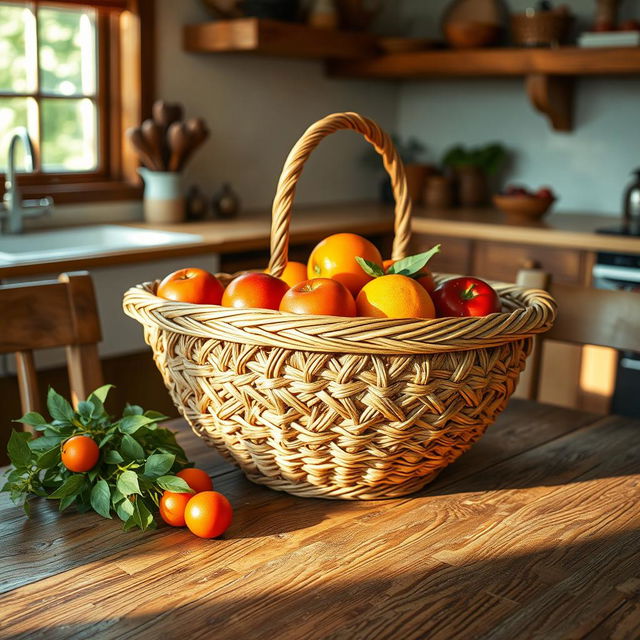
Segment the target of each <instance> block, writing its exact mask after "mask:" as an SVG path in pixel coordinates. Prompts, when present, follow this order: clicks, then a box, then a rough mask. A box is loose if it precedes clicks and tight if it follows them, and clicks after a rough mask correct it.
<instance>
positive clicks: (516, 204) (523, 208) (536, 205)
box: [493, 195, 556, 222]
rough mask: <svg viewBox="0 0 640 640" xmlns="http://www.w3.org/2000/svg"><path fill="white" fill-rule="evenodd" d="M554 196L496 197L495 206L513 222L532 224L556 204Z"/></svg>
mask: <svg viewBox="0 0 640 640" xmlns="http://www.w3.org/2000/svg"><path fill="white" fill-rule="evenodd" d="M555 200H556V199H555V198H554V197H553V196H551V197H549V198H539V197H538V196H534V195H512V196H508V195H495V196H493V204H494V205H495V206H496V208H497V209H500V211H502V212H503V213H505V214H506V215H507V217H509V218H511V219H512V220H516V219H517V220H519V221H522V222H531V221H534V220H540V219H541V218H542V217H544V215H545V214H546V213H547V212H548V211H549V209H551V206H552V205H553V203H554V202H555Z"/></svg>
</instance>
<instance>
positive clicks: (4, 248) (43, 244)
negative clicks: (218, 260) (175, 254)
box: [0, 224, 202, 264]
mask: <svg viewBox="0 0 640 640" xmlns="http://www.w3.org/2000/svg"><path fill="white" fill-rule="evenodd" d="M200 241H202V238H201V236H198V235H195V234H193V233H178V232H173V231H153V230H150V229H137V228H135V227H124V226H120V225H111V224H103V225H95V226H88V227H72V228H69V229H59V230H55V231H39V232H35V233H25V234H22V235H5V236H0V264H19V263H31V262H43V261H48V260H60V259H64V258H77V257H82V256H92V255H97V254H103V253H112V252H116V251H118V252H119V251H127V250H135V249H142V248H150V247H158V246H171V245H180V244H190V243H196V242H200Z"/></svg>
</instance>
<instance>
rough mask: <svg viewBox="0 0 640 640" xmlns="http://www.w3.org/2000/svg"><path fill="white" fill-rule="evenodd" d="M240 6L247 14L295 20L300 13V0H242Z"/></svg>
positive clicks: (273, 18)
mask: <svg viewBox="0 0 640 640" xmlns="http://www.w3.org/2000/svg"><path fill="white" fill-rule="evenodd" d="M239 4H240V8H241V9H242V11H243V13H244V14H245V15H247V16H253V17H255V18H269V19H271V20H283V21H285V22H294V21H295V20H297V19H298V15H299V4H300V3H299V0H242V1H241V2H240V3H239Z"/></svg>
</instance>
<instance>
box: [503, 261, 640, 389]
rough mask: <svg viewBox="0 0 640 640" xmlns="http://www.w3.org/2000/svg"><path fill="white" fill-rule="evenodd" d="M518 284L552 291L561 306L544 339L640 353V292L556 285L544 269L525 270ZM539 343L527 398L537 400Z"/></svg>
mask: <svg viewBox="0 0 640 640" xmlns="http://www.w3.org/2000/svg"><path fill="white" fill-rule="evenodd" d="M516 282H517V284H518V285H520V286H522V287H527V288H535V289H545V290H547V291H549V292H550V293H551V295H552V296H553V297H554V299H555V301H556V303H557V304H558V315H557V319H556V322H555V324H554V326H553V328H552V329H551V330H550V331H548V332H547V333H545V334H544V335H543V336H542V337H541V338H542V339H543V340H560V341H562V342H569V343H573V344H579V345H598V346H602V347H611V348H613V349H618V350H621V351H637V352H640V294H639V293H637V292H633V291H613V290H606V289H593V288H589V287H578V286H571V285H564V284H556V283H554V282H552V281H551V279H550V277H549V275H548V274H547V273H546V272H544V271H542V270H541V269H521V270H520V271H519V272H518V277H517V280H516ZM537 342H538V344H537V345H536V346H535V348H534V351H533V353H532V354H531V361H530V363H529V366H528V369H529V370H530V373H529V380H528V382H529V389H528V393H527V395H528V397H530V398H531V399H537V393H538V386H539V385H538V383H539V373H540V364H541V362H540V360H541V348H540V344H539V342H540V341H539V340H538V341H537Z"/></svg>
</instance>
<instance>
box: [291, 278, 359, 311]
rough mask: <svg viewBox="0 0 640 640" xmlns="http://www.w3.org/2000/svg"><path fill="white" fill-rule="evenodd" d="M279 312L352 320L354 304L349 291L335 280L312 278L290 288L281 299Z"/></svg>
mask: <svg viewBox="0 0 640 640" xmlns="http://www.w3.org/2000/svg"><path fill="white" fill-rule="evenodd" d="M280 311H288V312H289V313H299V314H310V315H321V316H346V317H348V318H353V316H355V315H356V303H355V300H354V299H353V296H352V295H351V293H349V290H348V289H347V288H346V287H345V286H344V285H343V284H340V283H339V282H338V281H337V280H331V279H330V278H314V279H313V280H307V281H306V282H301V283H300V284H297V285H296V286H295V287H291V289H289V291H287V293H285V295H284V298H282V302H281V303H280Z"/></svg>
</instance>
